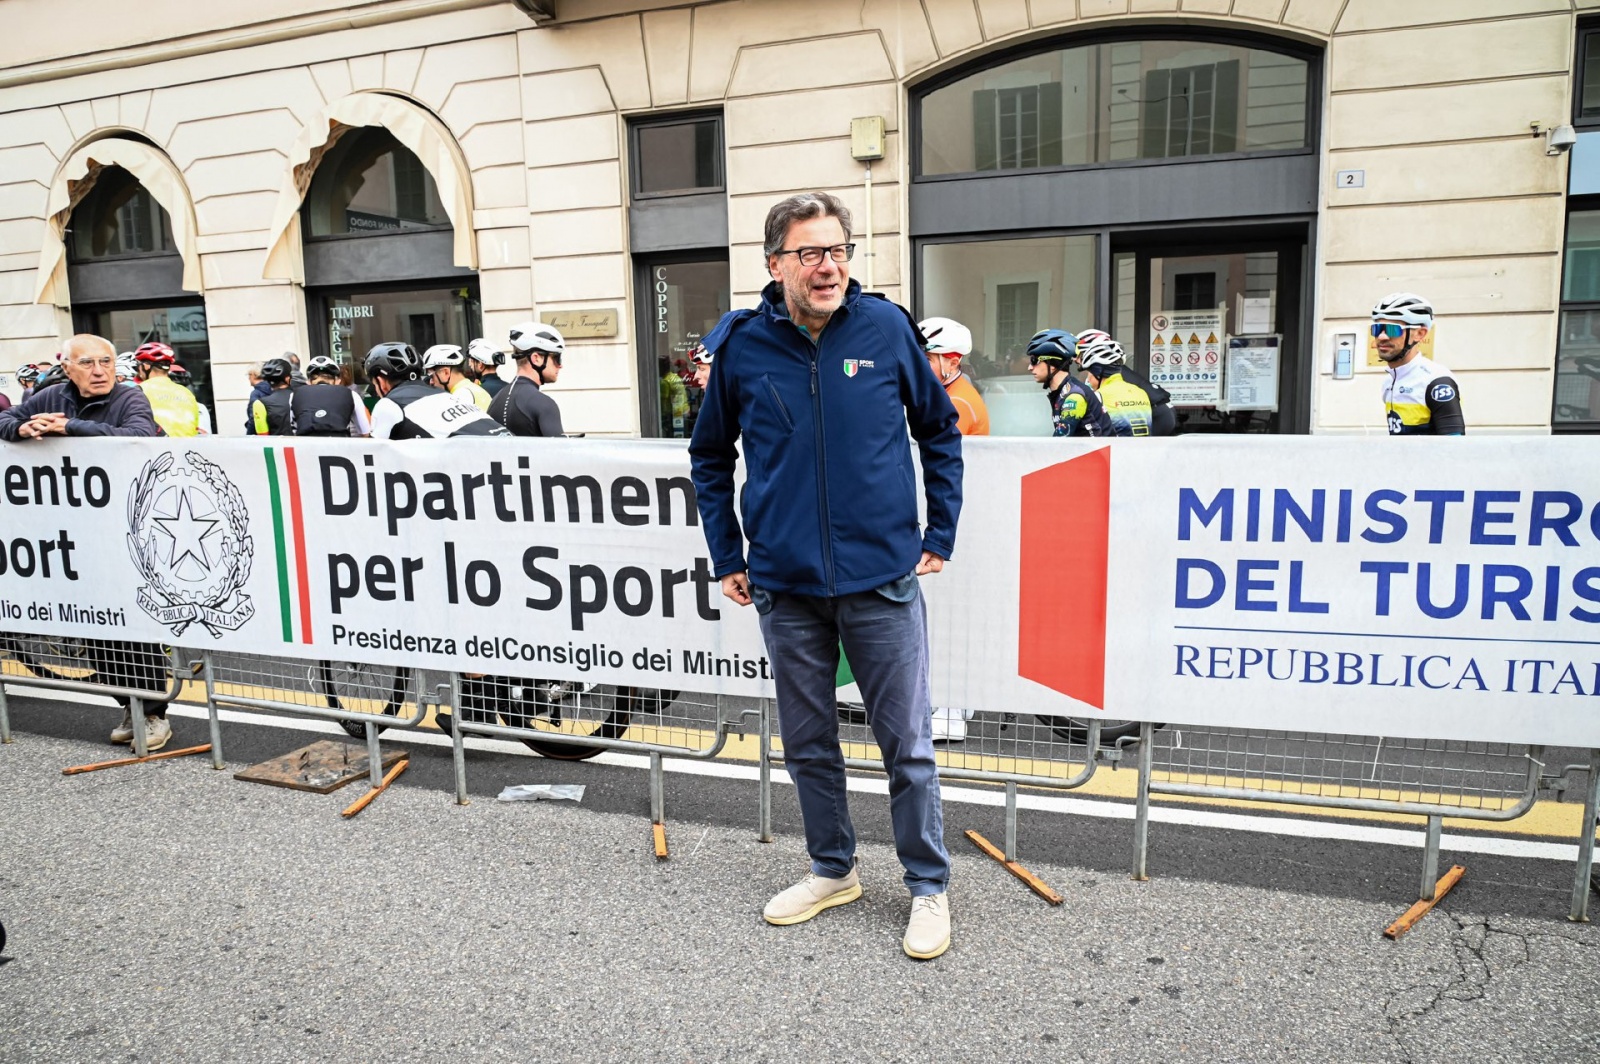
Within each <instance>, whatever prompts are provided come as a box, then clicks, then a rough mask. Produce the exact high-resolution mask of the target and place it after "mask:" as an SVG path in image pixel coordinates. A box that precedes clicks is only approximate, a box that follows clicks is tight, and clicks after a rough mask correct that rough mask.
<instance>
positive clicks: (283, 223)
mask: <svg viewBox="0 0 1600 1064" xmlns="http://www.w3.org/2000/svg"><path fill="white" fill-rule="evenodd" d="M359 126H380V127H382V128H383V129H386V130H388V131H389V132H390V133H391V134H393V136H394V139H395V140H398V141H399V142H400V143H401V144H403V145H405V146H406V147H407V148H409V149H410V150H411V151H412V152H413V153H414V154H415V155H416V156H417V158H418V159H419V160H420V161H421V162H422V165H423V166H424V167H426V168H427V170H428V173H429V174H431V175H432V176H433V181H434V184H435V185H437V186H438V189H439V198H440V200H442V201H443V202H444V210H445V214H447V215H449V217H450V223H451V225H452V226H454V227H455V243H454V261H455V264H456V265H457V266H462V267H465V268H467V269H476V268H477V266H478V251H477V245H476V242H475V241H474V240H473V238H472V175H471V174H470V173H469V172H468V170H467V162H466V158H465V157H464V156H463V155H462V154H461V149H460V147H459V146H458V145H457V144H456V141H455V137H454V136H452V135H451V133H450V130H449V129H448V128H446V127H445V125H444V123H443V122H440V121H439V120H438V119H437V118H435V117H434V116H433V115H431V114H429V113H428V112H427V111H425V110H424V109H422V108H421V107H419V106H417V105H416V104H414V103H412V102H411V101H410V100H407V99H404V98H402V97H399V96H391V95H389V94H387V93H381V92H357V93H353V94H351V95H349V96H346V97H344V98H343V99H340V100H335V101H334V102H333V103H331V104H329V105H328V106H327V107H326V108H324V109H323V111H322V112H321V113H320V114H319V115H318V116H317V117H316V118H315V119H313V120H312V121H311V123H310V124H308V125H307V126H306V128H305V129H304V130H303V131H302V132H301V134H300V136H299V137H298V138H297V139H296V140H295V143H294V146H293V148H291V149H290V152H289V182H288V184H286V185H285V186H284V187H283V190H282V191H281V192H280V193H279V194H278V204H277V206H276V207H275V208H274V209H273V212H272V228H271V230H270V237H269V241H268V244H267V260H266V265H265V267H264V268H263V269H262V271H261V276H262V277H264V278H271V279H278V280H286V281H294V282H295V283H297V284H303V283H304V282H305V267H304V263H303V261H302V260H301V256H300V239H301V233H300V204H301V202H302V201H303V200H304V199H305V196H306V191H307V190H308V189H309V188H310V187H311V178H312V175H313V174H314V173H315V172H316V169H317V164H318V163H319V162H321V161H322V157H323V156H324V155H325V154H327V152H328V150H329V149H330V148H332V147H333V145H334V144H335V143H337V142H338V140H339V138H340V137H341V136H342V135H343V134H344V133H345V132H346V131H347V130H350V129H354V128H356V127H359ZM313 142H314V143H313Z"/></svg>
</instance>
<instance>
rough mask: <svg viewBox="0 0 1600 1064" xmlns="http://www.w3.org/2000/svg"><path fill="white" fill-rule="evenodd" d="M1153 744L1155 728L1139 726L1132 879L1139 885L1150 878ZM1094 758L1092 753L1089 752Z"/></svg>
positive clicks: (1148, 725) (1149, 725)
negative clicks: (1137, 786) (1137, 783)
mask: <svg viewBox="0 0 1600 1064" xmlns="http://www.w3.org/2000/svg"><path fill="white" fill-rule="evenodd" d="M1154 743H1155V726H1154V725H1153V724H1151V723H1150V722H1149V721H1145V722H1144V723H1143V724H1141V725H1139V789H1138V798H1137V800H1136V801H1135V804H1134V807H1133V878H1134V879H1135V880H1137V881H1138V882H1140V883H1143V882H1144V881H1145V880H1147V879H1149V878H1150V867H1149V854H1150V766H1151V764H1152V763H1153V761H1154V757H1153V755H1152V752H1151V749H1150V748H1151V746H1153V745H1154ZM1089 756H1090V757H1093V756H1094V751H1093V750H1090V751H1089Z"/></svg>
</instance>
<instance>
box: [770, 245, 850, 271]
mask: <svg viewBox="0 0 1600 1064" xmlns="http://www.w3.org/2000/svg"><path fill="white" fill-rule="evenodd" d="M855 253H856V246H855V245H854V244H834V245H833V246H832V247H826V248H790V249H789V250H788V251H780V252H778V253H777V254H778V257H780V258H782V257H783V256H784V255H793V256H794V257H795V258H797V259H799V260H800V265H802V266H820V265H822V257H823V256H824V255H826V256H827V257H828V258H830V259H832V260H833V261H834V262H849V261H850V257H851V256H852V255H854V254H855Z"/></svg>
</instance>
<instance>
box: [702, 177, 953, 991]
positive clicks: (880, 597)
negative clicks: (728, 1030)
mask: <svg viewBox="0 0 1600 1064" xmlns="http://www.w3.org/2000/svg"><path fill="white" fill-rule="evenodd" d="M765 237H766V239H765V251H766V255H767V268H768V271H769V272H770V273H771V275H772V278H773V283H772V284H770V285H768V286H767V289H766V291H765V292H763V293H762V300H761V306H760V307H759V308H758V309H756V310H754V311H739V312H736V313H733V314H730V315H727V316H725V317H724V318H723V320H722V322H720V323H719V324H718V326H717V328H716V329H714V330H713V331H712V333H711V335H709V336H707V337H706V339H705V344H706V347H708V348H710V349H712V350H715V351H716V352H717V360H716V362H715V364H714V366H713V369H712V371H711V377H710V380H709V382H708V386H707V389H706V398H705V402H704V404H703V405H702V406H701V408H700V415H699V420H698V421H697V422H696V424H695V429H694V437H693V440H692V442H691V443H690V446H689V454H690V460H691V463H692V466H693V474H694V485H695V490H696V492H697V493H698V499H699V508H700V516H701V520H702V522H703V523H704V525H705V533H706V541H707V543H708V544H709V546H710V550H711V555H712V561H713V563H714V564H715V566H716V574H717V576H719V577H721V578H722V590H723V594H724V595H726V596H727V597H728V598H730V599H732V600H733V601H734V602H735V603H737V604H739V605H741V606H745V605H750V604H751V603H754V604H755V607H756V612H757V613H758V614H759V615H760V624H761V634H762V637H763V638H764V639H765V640H766V644H767V652H768V655H769V656H770V658H771V660H772V672H773V679H774V682H775V684H776V686H777V695H778V715H779V724H780V727H781V730H782V733H783V747H784V763H785V765H786V766H787V768H788V770H789V774H790V776H791V778H793V780H794V783H795V788H796V791H797V792H798V794H799V798H800V809H801V814H802V816H803V818H804V821H805V830H806V848H807V850H808V851H809V853H810V856H811V871H810V873H809V874H808V875H807V876H806V877H805V879H803V880H802V881H801V882H800V883H798V884H796V885H795V886H793V887H790V888H789V889H788V890H785V891H783V892H781V893H780V894H778V895H777V896H776V897H774V898H773V899H772V900H771V901H770V902H769V903H768V904H767V907H766V909H765V910H764V912H763V913H762V915H763V916H764V917H765V919H766V920H767V921H768V922H769V923H773V924H797V923H801V922H803V921H806V920H809V919H811V918H812V917H813V916H815V915H817V914H818V913H819V912H821V911H822V910H824V909H827V908H831V907H833V906H835V905H843V904H845V903H847V902H851V901H854V900H855V899H856V898H858V897H860V896H861V885H860V882H859V880H858V878H857V875H856V867H855V831H854V828H853V827H852V826H851V823H850V815H849V812H848V810H847V809H846V796H845V768H844V758H843V754H842V752H841V750H840V748H839V733H838V718H837V713H838V710H837V707H836V704H835V688H834V678H835V675H836V671H837V668H838V664H839V650H840V645H841V643H842V644H843V649H844V653H845V654H846V656H847V657H848V658H849V660H850V664H851V666H852V667H853V670H854V673H855V678H856V681H857V683H859V684H860V686H861V692H862V695H863V697H864V699H865V702H866V708H867V717H868V720H869V721H870V722H871V724H872V729H873V734H874V736H875V737H876V738H877V742H878V746H879V749H880V750H881V751H882V753H883V763H884V768H885V769H886V770H887V771H888V773H889V794H890V799H889V808H890V814H891V817H892V819H893V821H894V833H895V847H896V849H897V851H898V852H899V855H900V861H901V864H903V865H904V866H905V883H906V886H907V888H908V889H909V890H910V892H911V895H912V908H911V920H910V923H909V925H908V927H907V929H906V935H905V939H904V941H903V943H902V945H903V948H904V949H905V952H906V953H907V954H908V955H910V956H912V957H915V958H918V959H928V958H931V957H937V956H938V955H939V954H941V953H943V952H944V951H945V949H946V948H947V947H948V946H949V944H950V917H949V909H948V906H947V904H946V895H945V887H946V884H947V882H948V880H949V877H950V858H949V855H948V853H947V852H946V850H945V846H944V823H943V812H942V809H941V807H940V804H939V778H938V773H937V771H936V767H935V764H934V757H933V740H932V705H931V702H930V700H929V694H928V637H927V620H926V612H925V609H924V606H923V600H922V592H921V588H920V587H919V586H918V584H917V577H918V576H921V575H924V574H926V573H936V572H938V571H939V570H940V569H941V568H942V567H943V565H944V560H945V559H947V558H949V557H950V553H951V551H952V549H953V548H954V545H955V532H956V518H957V516H958V515H959V513H960V509H961V434H960V432H959V431H958V430H957V427H956V410H955V407H954V406H952V405H951V403H950V399H949V398H948V397H947V396H946V394H945V390H944V388H943V387H942V386H941V385H940V383H939V379H938V378H937V377H936V376H935V375H934V373H933V371H932V370H931V369H930V368H929V367H928V361H927V358H926V357H925V356H924V354H923V351H922V344H921V342H920V338H919V337H918V336H917V334H916V330H915V329H914V328H913V325H912V322H911V319H910V318H909V317H908V316H907V315H906V314H905V313H904V312H903V311H902V310H901V309H900V308H898V307H896V306H894V305H893V304H892V303H889V302H887V301H885V300H883V299H880V298H877V297H874V296H868V295H865V294H863V293H862V292H861V289H860V286H859V285H857V284H856V283H855V282H853V281H851V280H850V268H849V261H850V256H851V253H852V251H853V250H854V248H855V245H854V244H851V243H850V242H849V241H850V215H849V212H848V211H847V210H846V209H845V206H844V204H842V203H841V202H839V200H838V199H837V198H835V197H834V196H831V195H828V194H826V193H820V192H818V193H807V194H804V195H798V196H791V197H790V198H788V199H786V200H783V201H782V202H780V203H779V204H777V205H776V206H775V207H773V208H772V210H771V212H770V213H769V214H768V215H767V223H766V234H765ZM908 423H909V425H910V428H911V435H912V436H913V437H914V438H915V439H916V440H917V442H918V444H919V446H920V448H921V452H922V469H923V481H924V492H925V495H926V499H927V512H928V527H927V528H926V530H923V529H920V528H919V526H918V518H917V496H916V476H915V472H914V467H913V464H912V460H911V447H910V442H909V441H908V440H907V438H906V426H907V424H908ZM740 440H742V445H743V448H744V456H745V472H746V480H745V485H744V490H743V494H742V496H741V498H740V505H741V510H742V517H743V529H742V534H741V527H740V518H739V517H737V516H735V513H734V467H735V463H736V461H737V458H738V452H737V451H736V450H735V442H736V441H740ZM746 538H748V540H749V560H748V562H747V561H746V557H745V549H744V541H745V539H746Z"/></svg>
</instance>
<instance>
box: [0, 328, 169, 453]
mask: <svg viewBox="0 0 1600 1064" xmlns="http://www.w3.org/2000/svg"><path fill="white" fill-rule="evenodd" d="M61 358H62V364H63V365H64V366H65V367H66V371H67V379H66V380H65V381H62V382H61V383H60V384H56V385H53V386H51V387H49V388H40V389H37V390H36V391H35V392H34V393H33V394H32V395H30V396H28V398H27V399H26V400H24V401H23V402H21V403H19V404H17V405H16V406H14V407H12V408H11V409H9V410H6V411H3V412H0V439H3V440H9V441H11V442H13V443H15V442H16V441H18V440H42V439H45V438H47V437H50V436H159V435H160V434H161V430H160V429H158V428H156V422H155V417H154V416H153V415H152V414H151V412H150V400H148V399H146V398H145V397H144V392H143V391H142V390H141V389H139V388H118V387H117V374H116V359H117V351H116V348H114V347H112V346H111V341H109V340H105V339H102V338H101V337H99V336H91V335H89V334H88V333H80V334H79V335H77V336H74V337H73V338H72V339H70V340H68V341H67V346H66V347H65V348H64V349H63V350H62V353H61Z"/></svg>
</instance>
